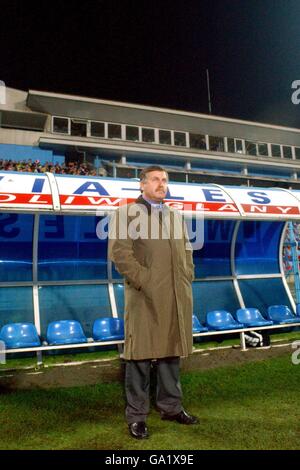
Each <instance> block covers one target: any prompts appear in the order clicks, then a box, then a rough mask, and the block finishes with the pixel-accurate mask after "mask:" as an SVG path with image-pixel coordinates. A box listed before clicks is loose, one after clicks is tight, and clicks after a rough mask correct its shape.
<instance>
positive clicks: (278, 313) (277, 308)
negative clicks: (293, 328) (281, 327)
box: [267, 305, 300, 324]
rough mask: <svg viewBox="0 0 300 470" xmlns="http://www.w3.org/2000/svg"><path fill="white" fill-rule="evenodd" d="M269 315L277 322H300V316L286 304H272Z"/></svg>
mask: <svg viewBox="0 0 300 470" xmlns="http://www.w3.org/2000/svg"><path fill="white" fill-rule="evenodd" d="M267 317H268V318H269V319H270V320H272V321H273V322H274V323H277V324H284V323H297V322H298V323H300V318H299V317H297V316H296V315H294V314H293V313H292V312H291V311H290V309H289V308H288V307H287V306H286V305H271V306H270V307H269V308H268V313H267Z"/></svg>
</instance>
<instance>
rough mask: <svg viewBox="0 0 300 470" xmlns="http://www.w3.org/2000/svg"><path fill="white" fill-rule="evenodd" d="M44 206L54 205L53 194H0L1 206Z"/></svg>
mask: <svg viewBox="0 0 300 470" xmlns="http://www.w3.org/2000/svg"><path fill="white" fill-rule="evenodd" d="M40 197H41V198H42V200H40V199H39V198H40ZM9 203H12V204H14V205H15V204H20V205H21V204H29V205H31V204H32V205H33V204H43V205H52V196H51V194H22V193H17V194H0V204H9Z"/></svg>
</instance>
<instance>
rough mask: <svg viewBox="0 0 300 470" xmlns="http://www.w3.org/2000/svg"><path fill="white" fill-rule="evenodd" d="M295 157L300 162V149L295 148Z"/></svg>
mask: <svg viewBox="0 0 300 470" xmlns="http://www.w3.org/2000/svg"><path fill="white" fill-rule="evenodd" d="M295 156H296V158H297V160H300V147H295Z"/></svg>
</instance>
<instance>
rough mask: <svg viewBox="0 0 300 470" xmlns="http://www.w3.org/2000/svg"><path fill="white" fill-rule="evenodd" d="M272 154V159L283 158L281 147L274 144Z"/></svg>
mask: <svg viewBox="0 0 300 470" xmlns="http://www.w3.org/2000/svg"><path fill="white" fill-rule="evenodd" d="M271 153H272V157H281V153H280V145H276V144H272V145H271Z"/></svg>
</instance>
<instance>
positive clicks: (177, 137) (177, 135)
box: [174, 132, 186, 147]
mask: <svg viewBox="0 0 300 470" xmlns="http://www.w3.org/2000/svg"><path fill="white" fill-rule="evenodd" d="M174 144H175V145H178V146H179V147H186V135H185V133H184V132H174Z"/></svg>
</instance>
